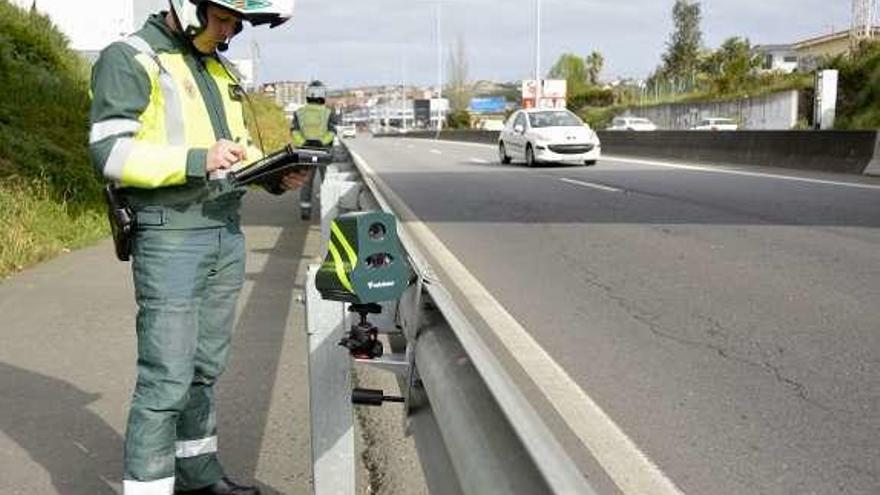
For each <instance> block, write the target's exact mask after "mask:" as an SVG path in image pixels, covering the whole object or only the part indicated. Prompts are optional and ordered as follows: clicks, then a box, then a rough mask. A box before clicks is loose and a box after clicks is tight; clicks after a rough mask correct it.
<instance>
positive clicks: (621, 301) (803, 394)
mask: <svg viewBox="0 0 880 495" xmlns="http://www.w3.org/2000/svg"><path fill="white" fill-rule="evenodd" d="M582 271H583V272H584V274H585V275H587V276H585V277H584V278H583V280H584V281H585V282H586V283H587V284H588V285H591V286H593V287H595V288H598V289H600V290H602V291H603V292H604V293H605V296H606V297H608V298H609V299H611V300H612V301H614V302H615V303H616V304H617V305H618V306H619V307H620V308H621V309H623V310H624V311H625V312H626V313H627V314H629V315H630V317H632V318H633V319H635V320H636V321H638V322H640V323H642V324H643V325H645V326H646V327H647V328H648V330H650V331H651V333H652V334H653V335H655V336H657V337H660V338H663V339H666V340H670V341H673V342H676V343H678V344H680V345H684V346H688V347H691V348H699V349H706V350H709V351H712V352H713V353H715V354H717V355H718V356H719V357H721V358H722V359H726V360H729V361H734V362H737V363H741V364H744V365H747V366H750V367H754V368H758V369H761V370H764V371H765V372H768V373H769V374H770V375H772V376H773V378H774V379H775V380H776V381H777V382H778V383H780V384H782V385H783V386H785V387H786V388H787V389H789V390H791V391H792V392H793V393H794V394H795V396H796V397H797V398H799V399H801V400H802V401H804V402H805V403H807V404H810V405H813V406H815V407H817V408H819V409H821V410H822V411H824V412H827V413H832V414H833V415H834V416H832V417H834V418H835V419H837V420H838V421H840V422H842V423H850V424H861V425H863V426H867V427H868V428H873V427H872V426H871V425H870V424H869V423H867V422H865V421H864V420H862V419H861V418H858V417H853V416H855V413H853V412H852V411H848V410H845V409H839V408H834V407H831V406H829V405H827V404H825V403H822V402H820V401H818V400H816V399H815V398H813V397H811V396H810V394H809V389H808V388H807V386H806V385H804V384H803V383H801V382H799V381H798V380H796V379H794V378H792V377H789V376H786V375H785V373H784V372H783V370H782V367H781V366H779V365H776V364H773V363H771V362H770V361H768V360H766V359H765V360H760V361H759V360H755V359H751V358H748V357H744V356H742V355H740V354H737V353H735V352H733V351H732V350H731V349H728V348H726V347H725V346H722V345H719V344H715V343H712V342H705V341H700V340H694V339H689V338H685V337H681V336H679V335H675V334H674V333H673V331H672V330H670V329H668V328H665V327H664V326H662V325H661V324H660V323H659V322H658V321H657V320H658V319H659V318H660V315H657V314H652V313H649V312H646V311H644V310H642V309H640V308H638V307H637V306H636V305H635V304H634V303H632V302H631V301H630V300H629V299H627V298H625V297H623V296H620V295H618V294H617V293H615V290H614V288H613V287H612V286H611V285H608V284H606V283H603V282H600V281H599V280H598V276H597V275H596V274H595V273H593V272H591V271H590V270H586V269H583V268H582ZM695 316H696V317H697V318H699V319H702V320H703V321H707V322H709V323H710V324H711V325H712V329H711V330H708V331H707V333H708V334H709V335H719V336H722V338H724V339H727V337H728V336H729V335H730V333H731V332H730V330H729V329H727V328H726V327H724V326H723V325H722V324H721V323H720V322H718V321H717V320H716V319H714V318H712V317H710V316H703V315H695ZM755 346H756V347H757V349H758V350H759V351H761V350H762V347H761V345H760V344H758V343H755ZM777 352H778V353H780V354H781V352H782V349H781V348H778V349H777ZM837 414H842V415H846V416H849V418H848V419H843V418H839V417H836V415H837Z"/></svg>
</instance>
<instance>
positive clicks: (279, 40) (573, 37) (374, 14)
mask: <svg viewBox="0 0 880 495" xmlns="http://www.w3.org/2000/svg"><path fill="white" fill-rule="evenodd" d="M14 1H16V2H17V3H22V4H27V5H30V3H31V1H32V0H14ZM440 1H441V2H442V10H441V12H442V13H441V16H440V17H441V26H442V27H441V32H442V40H443V50H444V56H443V66H444V68H443V70H444V72H445V71H446V58H447V57H446V54H448V52H449V48H450V44H451V43H452V42H453V41H454V40H455V39H456V38H458V37H461V39H462V40H463V42H464V45H465V48H466V53H467V59H468V62H469V66H470V79H473V80H477V79H489V80H495V81H513V80H518V79H522V78H527V77H530V76H531V75H532V74H533V72H534V63H535V55H534V32H535V31H534V26H535V22H534V19H535V15H534V6H535V0H440ZM674 3H675V2H674V0H543V4H542V5H543V22H542V23H541V33H542V45H541V48H542V49H541V61H542V63H541V68H542V73H544V74H545V73H546V71H547V70H548V69H549V68H550V67H551V66H552V65H553V62H554V61H555V60H556V59H557V57H559V55H560V54H562V53H564V52H572V53H576V54H578V55H586V54H588V53H589V52H591V51H593V50H598V51H600V52H601V53H602V54H603V55H604V56H605V61H606V63H605V71H604V72H603V74H602V77H603V79H605V80H610V79H614V78H616V77H621V76H623V77H638V78H641V77H645V76H647V75H648V74H649V73H650V72H651V71H652V70H653V69H654V68H655V67H656V66H657V65H658V64H659V62H660V55H661V54H662V53H663V52H664V50H665V45H666V42H667V40H668V39H669V34H670V31H671V29H672V19H671V17H672V14H671V11H672V5H673V4H674ZM701 3H702V6H703V25H702V27H703V33H704V41H705V43H706V44H707V46H709V47H717V46H718V45H719V44H720V43H721V42H722V41H723V40H724V39H725V38H727V37H730V36H745V37H748V38H749V39H750V40H751V41H752V42H753V43H759V44H775V43H790V42H793V41H797V40H801V39H804V38H808V37H812V36H816V35H821V34H826V33H829V32H831V30H832V29H835V30H838V31H839V30H843V29H847V28H848V27H849V23H850V5H851V0H702V2H701ZM87 4H88V6H89V7H90V8H89V9H86V8H83V5H84V4H83V3H82V2H72V1H70V0H37V5H38V6H39V7H40V8H41V10H45V11H47V12H49V13H50V14H51V15H52V17H53V19H54V20H55V22H56V23H58V24H60V25H61V27H62V28H63V29H64V30H65V32H68V33H69V35H70V37H71V39H72V41H73V43H74V45H75V46H76V47H77V48H86V49H97V48H99V47H100V46H103V45H105V44H106V43H108V42H109V40H112V38H113V37H115V36H118V32H119V31H120V30H124V29H123V28H122V26H123V25H124V24H125V23H124V22H121V19H123V18H130V16H131V13H132V12H133V13H134V16H135V17H142V16H143V15H144V13H145V12H146V11H148V10H155V9H156V6H162V5H165V6H167V0H89V1H88V2H87ZM435 5H436V1H435V0H331V1H328V0H296V13H295V15H294V19H293V21H292V22H289V23H287V24H285V25H284V26H281V27H279V28H276V29H272V30H270V29H268V28H266V27H262V28H256V29H251V28H250V27H247V28H245V32H244V33H242V34H241V35H240V36H239V38H237V39H236V40H235V41H234V42H233V43H232V48H231V49H230V52H229V55H230V57H232V58H248V57H249V56H250V53H251V49H250V47H251V42H250V41H251V40H252V39H255V40H256V41H257V46H258V47H259V52H260V54H261V63H260V64H259V66H258V73H257V79H258V81H259V82H267V81H273V80H306V79H311V78H320V79H322V80H324V81H325V82H327V83H328V84H329V85H330V86H331V87H336V88H339V87H350V86H354V85H360V84H377V83H400V82H402V81H404V80H405V81H406V82H408V83H410V84H413V83H415V84H431V83H436V81H437V49H436V35H435V29H434V10H435ZM129 22H130V21H129ZM135 23H137V24H139V23H140V19H138V20H136V21H135Z"/></svg>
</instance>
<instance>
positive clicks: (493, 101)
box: [468, 96, 507, 113]
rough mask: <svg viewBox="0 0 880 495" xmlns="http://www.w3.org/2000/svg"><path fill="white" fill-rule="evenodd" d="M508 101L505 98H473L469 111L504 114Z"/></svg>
mask: <svg viewBox="0 0 880 495" xmlns="http://www.w3.org/2000/svg"><path fill="white" fill-rule="evenodd" d="M505 108H507V101H506V100H505V99H504V97H503V96H482V97H475V98H471V102H470V104H469V105H468V110H470V111H471V112H472V113H504V110H505Z"/></svg>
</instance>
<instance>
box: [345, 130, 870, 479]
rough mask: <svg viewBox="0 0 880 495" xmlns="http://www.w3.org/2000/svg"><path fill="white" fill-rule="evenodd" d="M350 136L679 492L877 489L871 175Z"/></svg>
mask: <svg viewBox="0 0 880 495" xmlns="http://www.w3.org/2000/svg"><path fill="white" fill-rule="evenodd" d="M348 144H349V146H350V148H351V149H352V150H353V151H354V152H355V153H356V154H357V155H359V156H360V157H361V158H362V159H363V160H364V161H365V162H367V163H368V164H369V166H370V167H371V168H372V169H374V170H375V171H376V173H377V175H378V176H379V177H380V178H381V180H382V181H383V182H385V183H386V184H388V186H389V187H390V188H391V189H392V190H393V191H394V193H395V194H396V195H397V196H399V197H400V198H401V199H402V200H403V201H404V202H405V203H406V205H407V206H408V208H409V209H410V210H411V211H412V212H413V214H415V216H416V217H418V219H419V220H420V221H421V222H423V223H424V225H425V226H427V227H428V228H429V229H430V230H431V232H433V234H434V235H435V236H436V237H437V238H438V239H439V240H440V241H441V242H442V244H443V246H445V248H446V249H448V250H449V251H450V252H451V253H452V254H453V255H454V256H455V257H456V258H457V259H458V260H459V261H460V262H461V263H462V264H463V265H464V266H465V267H466V269H467V270H468V271H469V272H470V274H472V275H473V276H474V277H475V278H476V279H477V280H478V281H479V282H480V283H481V284H482V285H483V286H484V287H485V288H486V289H487V290H489V291H490V292H491V295H492V296H493V297H494V298H495V299H496V300H497V301H498V302H499V303H500V304H501V305H502V306H503V308H504V309H505V310H507V311H508V312H509V313H510V314H511V315H513V316H514V317H515V319H516V321H517V322H518V323H519V324H520V325H522V327H524V328H525V329H526V330H527V331H528V332H529V333H530V334H531V336H532V337H533V338H534V339H535V340H536V341H537V342H538V343H539V344H540V346H541V347H542V348H543V350H544V351H546V352H547V353H548V354H549V355H550V356H551V357H552V359H553V360H554V361H555V362H556V363H557V364H558V365H560V366H561V367H562V369H564V371H565V372H566V373H567V374H568V376H569V377H570V378H571V379H572V380H574V382H575V383H576V384H577V386H578V387H580V389H581V390H582V391H583V393H584V394H585V395H587V396H589V397H590V398H591V399H592V400H593V401H595V403H596V404H597V405H598V406H599V407H601V409H602V410H603V411H604V412H605V413H606V414H607V416H608V417H609V418H611V420H612V421H613V422H614V423H615V424H616V426H617V427H619V428H620V429H621V430H622V431H623V432H624V433H625V434H626V435H627V436H628V437H629V439H630V440H632V443H633V444H634V445H635V447H636V448H637V449H638V450H639V452H640V454H642V455H644V456H645V457H647V458H648V459H649V460H650V461H651V462H652V463H653V464H655V465H656V466H657V468H658V469H659V470H660V471H661V472H662V473H664V474H665V476H667V477H668V479H669V480H671V481H672V482H673V483H674V484H675V486H677V487H678V489H679V490H680V491H681V492H684V493H687V494H712V495H727V494H730V495H733V494H807V493H809V494H832V493H833V494H877V493H880V303H878V301H880V180H878V179H874V178H865V177H853V176H840V175H832V174H821V173H807V172H797V171H792V170H778V169H769V168H750V167H740V168H719V167H699V166H697V167H691V166H686V164H670V163H663V162H652V161H650V160H648V161H646V160H631V159H625V158H607V159H604V160H602V161H600V163H599V164H598V165H597V166H595V167H582V166H546V167H541V168H534V169H529V168H527V167H525V166H524V165H522V164H513V165H501V164H499V163H498V161H497V156H496V152H495V149H494V147H493V146H489V145H479V144H466V143H450V142H438V141H432V140H417V139H398V138H387V139H371V138H368V137H363V136H361V137H358V138H356V139H353V140H349V141H348ZM444 283H446V284H447V285H454V284H455V281H454V280H448V279H446V280H444ZM460 302H461V303H463V304H466V301H460ZM483 331H484V336H485V338H486V339H487V341H489V342H490V343H491V341H492V340H493V339H497V335H496V336H493V334H492V333H491V332H489V331H487V330H486V329H483ZM496 344H497V343H496ZM495 348H496V349H499V351H498V352H499V353H500V354H503V352H504V351H503V346H500V345H495ZM501 357H502V358H503V359H504V360H505V362H506V363H507V366H508V367H509V369H510V371H511V373H512V374H513V375H514V376H515V377H517V380H519V381H521V384H522V386H523V388H524V389H525V390H527V391H528V393H529V395H530V397H532V398H533V400H534V403H535V404H536V407H538V408H539V409H540V410H542V411H545V412H546V413H547V415H546V417H547V419H548V423H550V424H551V426H552V427H553V428H554V431H555V432H556V433H557V435H558V436H559V437H560V438H561V439H562V440H563V442H564V443H565V445H566V447H567V448H568V449H569V451H570V452H571V453H572V455H573V456H574V457H575V458H576V459H577V460H578V461H579V462H582V463H583V466H584V471H585V472H587V473H588V475H590V476H591V477H593V478H596V479H597V480H598V483H599V485H600V486H605V487H606V489H607V490H608V491H609V492H614V491H618V487H620V486H621V484H620V483H618V482H617V480H615V479H602V474H601V473H600V471H601V470H600V469H597V466H598V465H603V462H604V461H603V459H600V458H598V457H601V455H604V454H595V452H593V451H591V450H590V449H588V448H587V447H586V446H585V445H584V444H583V443H582V442H580V441H577V440H576V438H575V434H574V431H575V430H577V429H578V427H579V425H573V424H570V423H567V422H566V421H565V419H564V418H563V416H562V414H561V413H559V410H560V408H559V404H557V403H554V402H553V401H552V400H549V399H548V398H547V395H546V394H545V393H544V391H542V390H540V388H539V387H537V386H536V385H535V382H534V381H533V380H532V379H531V378H532V377H530V376H529V374H528V372H526V371H524V370H523V369H521V368H518V367H517V364H516V363H517V359H516V356H501ZM572 400H576V398H572ZM614 448H616V447H614V446H612V447H611V450H613V449H614Z"/></svg>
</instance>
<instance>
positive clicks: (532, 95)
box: [522, 79, 568, 108]
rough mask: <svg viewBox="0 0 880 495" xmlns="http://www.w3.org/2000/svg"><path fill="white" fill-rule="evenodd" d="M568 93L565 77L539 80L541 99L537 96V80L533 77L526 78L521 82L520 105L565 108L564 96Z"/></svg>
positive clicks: (524, 106)
mask: <svg viewBox="0 0 880 495" xmlns="http://www.w3.org/2000/svg"><path fill="white" fill-rule="evenodd" d="M567 93H568V84H567V81H566V80H565V79H543V80H541V99H540V101H536V100H537V97H538V82H537V81H535V80H534V79H526V80H524V81H523V82H522V106H523V108H533V107H535V106H538V107H540V108H565V98H566V96H567Z"/></svg>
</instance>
